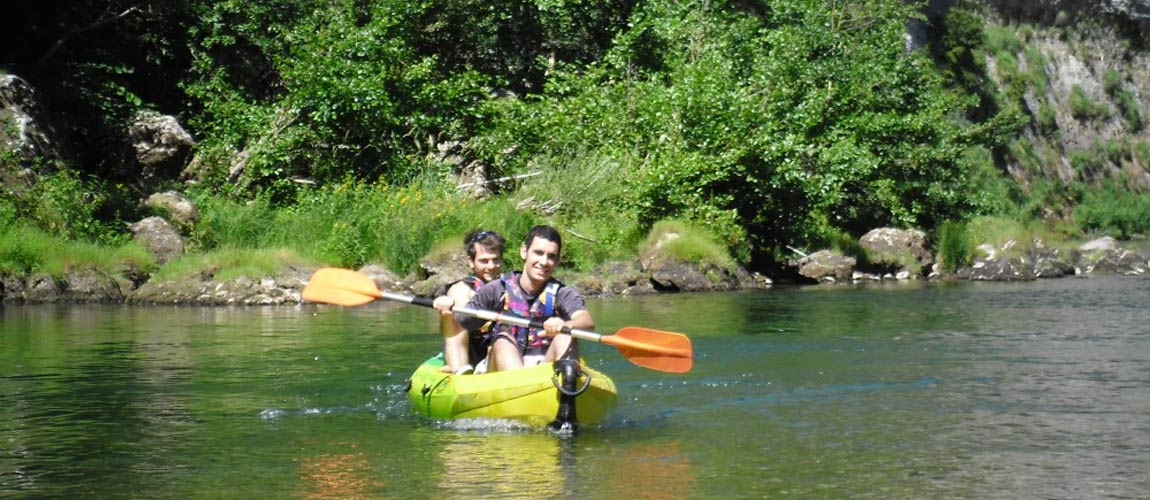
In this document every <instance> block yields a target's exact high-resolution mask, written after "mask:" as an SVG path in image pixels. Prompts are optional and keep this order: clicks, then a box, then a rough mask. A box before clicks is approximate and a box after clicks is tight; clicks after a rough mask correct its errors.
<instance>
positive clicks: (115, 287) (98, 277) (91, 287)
mask: <svg viewBox="0 0 1150 500" xmlns="http://www.w3.org/2000/svg"><path fill="white" fill-rule="evenodd" d="M132 288H133V284H132V282H131V281H129V280H128V279H127V278H124V277H121V276H114V275H109V274H107V273H104V272H101V271H98V270H95V269H81V270H76V271H71V272H69V273H68V274H67V275H66V276H65V277H64V284H63V290H62V291H61V293H60V295H59V298H60V300H61V301H66V302H78V303H118V302H123V301H124V295H125V292H126V291H131V290H132Z"/></svg>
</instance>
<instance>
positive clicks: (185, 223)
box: [144, 191, 200, 231]
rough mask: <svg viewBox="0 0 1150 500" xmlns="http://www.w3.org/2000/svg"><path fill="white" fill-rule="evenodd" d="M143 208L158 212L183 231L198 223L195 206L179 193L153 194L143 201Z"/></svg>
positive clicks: (198, 216)
mask: <svg viewBox="0 0 1150 500" xmlns="http://www.w3.org/2000/svg"><path fill="white" fill-rule="evenodd" d="M144 206H145V207H148V208H150V209H152V210H154V211H156V212H159V213H160V214H161V215H163V216H164V217H167V218H168V219H169V220H171V222H172V224H174V225H175V226H176V227H178V228H180V229H181V230H184V231H188V230H190V229H191V228H192V227H193V226H195V224H196V223H197V222H199V221H200V212H199V210H198V209H197V208H196V204H195V203H194V202H192V200H191V198H188V197H187V196H184V194H183V193H181V192H179V191H164V192H162V193H155V194H153V195H151V196H149V197H148V198H147V199H146V200H144Z"/></svg>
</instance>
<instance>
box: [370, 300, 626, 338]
mask: <svg viewBox="0 0 1150 500" xmlns="http://www.w3.org/2000/svg"><path fill="white" fill-rule="evenodd" d="M379 296H380V297H382V298H384V299H387V300H394V301H397V302H407V303H408V304H412V305H417V306H423V307H431V308H434V307H435V306H434V301H432V299H429V298H426V297H412V296H409V295H403V294H399V293H392V292H379ZM451 311H452V312H454V313H456V314H462V315H464V316H471V317H473V318H479V319H485V320H487V321H495V322H497V323H508V324H512V325H515V326H522V327H527V328H540V329H541V328H543V323H542V322H540V321H538V320H530V319H527V318H521V317H519V316H509V315H506V314H500V313H497V312H495V311H488V310H484V309H473V308H470V307H466V306H455V307H453V308H451ZM563 333H566V334H568V335H571V336H572V337H575V338H577V339H581V340H587V341H591V342H602V341H603V335H601V334H598V333H595V332H592V331H587V330H581V329H578V328H571V327H569V326H565V327H563ZM620 340H625V339H620Z"/></svg>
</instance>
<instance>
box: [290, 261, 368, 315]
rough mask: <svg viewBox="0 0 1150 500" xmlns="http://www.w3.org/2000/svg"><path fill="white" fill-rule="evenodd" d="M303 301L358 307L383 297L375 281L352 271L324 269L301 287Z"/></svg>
mask: <svg viewBox="0 0 1150 500" xmlns="http://www.w3.org/2000/svg"><path fill="white" fill-rule="evenodd" d="M301 296H302V297H303V299H304V300H307V301H310V302H323V303H327V304H335V305H340V306H359V305H363V304H366V303H368V302H371V301H373V300H375V299H378V298H380V297H382V296H383V294H382V293H381V292H380V291H379V287H377V286H375V281H373V280H372V279H371V278H370V277H368V276H365V275H363V274H360V273H357V272H355V271H352V270H351V269H338V268H334V267H325V268H323V269H320V270H319V271H316V272H315V274H313V275H312V276H311V279H310V280H308V283H307V286H304V287H303V293H302V294H301Z"/></svg>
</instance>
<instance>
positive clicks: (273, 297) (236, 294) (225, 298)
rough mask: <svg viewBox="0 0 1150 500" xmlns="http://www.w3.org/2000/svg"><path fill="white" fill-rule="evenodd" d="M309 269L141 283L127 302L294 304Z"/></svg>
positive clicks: (313, 270) (299, 299)
mask: <svg viewBox="0 0 1150 500" xmlns="http://www.w3.org/2000/svg"><path fill="white" fill-rule="evenodd" d="M314 272H315V269H312V268H297V267H293V266H289V267H287V268H285V269H283V270H281V271H280V272H279V273H277V274H276V275H275V276H270V277H262V278H252V277H248V276H240V277H236V278H232V279H230V280H226V281H216V280H214V279H213V278H212V276H211V275H210V274H208V275H201V276H199V279H195V277H181V278H176V279H173V280H171V281H163V282H157V281H155V280H153V281H149V282H147V283H145V284H144V285H143V286H141V287H140V288H138V289H136V290H134V291H133V292H132V293H130V294H128V296H127V301H128V302H131V303H139V304H200V305H277V304H298V303H300V301H301V300H302V299H301V298H300V293H301V292H302V291H303V287H304V285H305V284H306V283H307V280H308V277H310V276H311V275H312V273H314Z"/></svg>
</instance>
